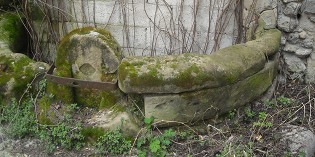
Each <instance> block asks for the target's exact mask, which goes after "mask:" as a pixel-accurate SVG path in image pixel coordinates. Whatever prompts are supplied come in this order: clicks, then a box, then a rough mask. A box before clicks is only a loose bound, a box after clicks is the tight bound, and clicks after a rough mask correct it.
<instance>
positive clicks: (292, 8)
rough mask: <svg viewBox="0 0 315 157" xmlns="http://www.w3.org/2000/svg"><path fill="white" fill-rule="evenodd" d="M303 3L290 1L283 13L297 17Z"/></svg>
mask: <svg viewBox="0 0 315 157" xmlns="http://www.w3.org/2000/svg"><path fill="white" fill-rule="evenodd" d="M301 5H302V4H301V3H296V2H290V3H288V4H287V5H286V6H285V8H284V10H283V13H284V14H285V15H287V16H290V17H296V16H297V14H298V12H299V11H300V8H301Z"/></svg>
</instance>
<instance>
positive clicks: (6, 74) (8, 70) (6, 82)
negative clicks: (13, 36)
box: [0, 54, 36, 99]
mask: <svg viewBox="0 0 315 157" xmlns="http://www.w3.org/2000/svg"><path fill="white" fill-rule="evenodd" d="M33 63H34V61H32V60H31V59H29V58H28V57H27V56H25V55H23V54H1V55H0V65H1V67H5V68H4V69H1V70H0V76H1V77H0V88H2V89H5V90H1V91H0V93H1V94H2V95H4V93H2V92H8V93H10V96H12V97H15V98H17V99H19V98H20V97H21V96H22V94H23V93H24V91H25V90H26V89H27V85H28V84H29V83H31V81H32V80H33V78H34V77H35V75H36V72H35V71H34V69H33V67H32V64H33ZM7 89H8V90H10V91H6V90H7Z"/></svg>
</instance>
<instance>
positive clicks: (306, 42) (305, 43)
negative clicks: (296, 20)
mask: <svg viewBox="0 0 315 157" xmlns="http://www.w3.org/2000/svg"><path fill="white" fill-rule="evenodd" d="M301 46H302V47H304V48H309V49H312V48H313V47H314V40H313V39H311V38H307V39H305V40H303V41H302V44H301Z"/></svg>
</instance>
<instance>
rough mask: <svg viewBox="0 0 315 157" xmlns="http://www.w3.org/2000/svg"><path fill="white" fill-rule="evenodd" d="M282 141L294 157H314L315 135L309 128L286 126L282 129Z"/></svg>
mask: <svg viewBox="0 0 315 157" xmlns="http://www.w3.org/2000/svg"><path fill="white" fill-rule="evenodd" d="M280 134H281V140H280V142H282V143H283V144H284V145H285V146H287V147H288V148H289V150H290V152H291V153H292V155H294V156H301V152H303V156H305V157H312V156H314V153H315V135H314V133H313V132H312V131H310V130H308V129H307V128H304V127H300V126H294V125H286V126H284V127H282V128H281V132H280Z"/></svg>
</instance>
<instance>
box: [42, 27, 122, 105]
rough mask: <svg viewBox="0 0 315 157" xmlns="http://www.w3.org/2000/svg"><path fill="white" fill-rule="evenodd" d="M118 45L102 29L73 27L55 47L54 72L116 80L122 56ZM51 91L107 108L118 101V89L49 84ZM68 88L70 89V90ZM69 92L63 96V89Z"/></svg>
mask: <svg viewBox="0 0 315 157" xmlns="http://www.w3.org/2000/svg"><path fill="white" fill-rule="evenodd" d="M121 55H122V52H121V48H120V46H119V44H118V43H117V41H116V40H115V39H114V38H113V36H112V35H111V34H110V33H109V32H108V31H106V30H104V29H96V28H92V27H87V28H80V29H76V30H73V31H72V32H71V33H69V34H68V35H67V36H65V37H64V38H63V40H62V41H61V43H60V45H59V46H58V50H57V58H56V63H55V65H56V69H55V72H54V75H57V76H61V77H69V78H75V79H80V80H86V81H95V82H112V83H115V82H116V81H117V76H116V75H117V74H116V71H117V68H118V65H119V63H120V60H121V58H122V56H121ZM48 88H49V89H50V90H49V92H51V93H52V94H55V95H56V96H57V98H59V99H61V100H69V101H66V102H70V100H71V98H72V99H73V97H74V93H71V92H73V91H74V92H75V95H76V98H77V99H75V102H77V103H79V104H81V105H85V106H89V107H100V108H103V107H110V106H112V105H114V104H115V103H116V102H117V101H118V97H120V92H119V91H101V90H95V89H85V88H76V89H75V90H72V89H71V88H70V87H65V86H63V85H58V86H57V87H55V88H54V86H52V87H48ZM69 88H70V90H69ZM59 90H62V91H68V92H66V93H68V94H67V97H64V98H63V97H62V95H63V92H62V91H59Z"/></svg>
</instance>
